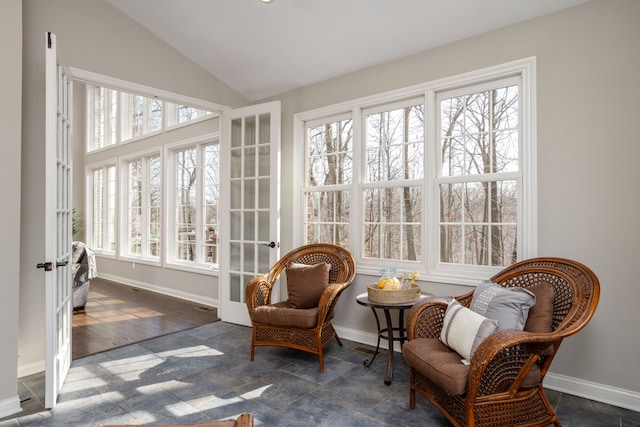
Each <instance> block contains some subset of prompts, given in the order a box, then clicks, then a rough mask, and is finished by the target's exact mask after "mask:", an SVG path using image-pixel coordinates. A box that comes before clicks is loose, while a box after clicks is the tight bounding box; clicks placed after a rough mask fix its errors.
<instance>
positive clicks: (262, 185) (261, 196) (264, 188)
mask: <svg viewBox="0 0 640 427" xmlns="http://www.w3.org/2000/svg"><path fill="white" fill-rule="evenodd" d="M269 184H270V182H269V178H263V179H260V180H258V186H259V188H258V208H259V209H268V208H269V201H270V200H269V196H270V195H271V193H270V192H269Z"/></svg>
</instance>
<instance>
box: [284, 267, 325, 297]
mask: <svg viewBox="0 0 640 427" xmlns="http://www.w3.org/2000/svg"><path fill="white" fill-rule="evenodd" d="M330 267H331V266H330V265H329V264H327V263H325V262H323V263H320V264H315V265H310V266H307V267H297V268H290V267H287V269H286V274H287V290H288V291H289V302H290V303H291V305H293V306H294V307H295V308H314V307H317V306H318V303H319V302H320V296H322V291H324V289H325V288H326V287H327V285H328V284H329V268H330Z"/></svg>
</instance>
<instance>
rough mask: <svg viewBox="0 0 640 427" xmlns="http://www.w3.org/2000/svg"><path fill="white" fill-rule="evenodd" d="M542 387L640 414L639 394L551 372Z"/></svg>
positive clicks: (363, 335)
mask: <svg viewBox="0 0 640 427" xmlns="http://www.w3.org/2000/svg"><path fill="white" fill-rule="evenodd" d="M333 326H334V328H335V329H336V332H337V333H338V336H340V337H341V338H345V339H348V340H350V341H355V342H359V343H362V344H366V345H370V346H373V347H375V346H376V342H377V340H378V337H377V336H376V334H372V333H369V332H362V331H359V330H356V329H351V328H345V327H342V326H338V325H335V324H334V325H333ZM394 344H395V345H394V350H395V351H397V352H398V351H400V345H399V343H394ZM380 347H381V348H384V349H387V348H388V344H387V341H386V340H384V339H383V340H381V341H380ZM544 387H545V388H548V389H550V390H555V391H559V392H561V393H567V394H571V395H574V396H579V397H584V398H585V399H590V400H595V401H596V402H602V403H606V404H608V405H613V406H618V407H620V408H625V409H630V410H632V411H638V412H640V393H637V392H634V391H630V390H625V389H621V388H616V387H611V386H608V385H605V384H599V383H594V382H591V381H585V380H581V379H578V378H573V377H568V376H566V375H561V374H554V373H552V372H549V373H547V375H546V376H545V379H544Z"/></svg>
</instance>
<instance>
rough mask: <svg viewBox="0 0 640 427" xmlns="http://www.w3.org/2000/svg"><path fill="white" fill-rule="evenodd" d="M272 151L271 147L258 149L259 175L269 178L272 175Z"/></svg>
mask: <svg viewBox="0 0 640 427" xmlns="http://www.w3.org/2000/svg"><path fill="white" fill-rule="evenodd" d="M270 156H271V149H270V148H269V146H261V147H260V148H259V149H258V175H259V176H269V175H270V174H271V165H270V164H269V160H270Z"/></svg>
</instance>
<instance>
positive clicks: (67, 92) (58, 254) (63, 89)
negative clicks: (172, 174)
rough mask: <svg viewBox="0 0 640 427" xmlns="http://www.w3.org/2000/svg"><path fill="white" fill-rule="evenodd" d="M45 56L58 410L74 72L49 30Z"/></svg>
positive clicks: (49, 393) (50, 392) (65, 329)
mask: <svg viewBox="0 0 640 427" xmlns="http://www.w3.org/2000/svg"><path fill="white" fill-rule="evenodd" d="M46 44H47V45H46V49H45V50H46V60H45V74H46V76H45V82H46V83H45V92H46V94H45V104H46V106H45V178H46V183H45V238H44V243H45V257H46V260H45V261H46V262H44V263H42V264H38V267H41V268H44V269H45V286H46V292H45V294H46V310H45V311H46V350H45V353H46V354H45V406H46V407H47V408H53V407H54V406H55V405H56V401H57V399H58V394H59V392H60V389H61V388H62V384H63V383H64V380H65V378H66V376H67V372H68V371H69V367H70V366H71V326H72V316H73V307H72V302H73V299H72V284H71V280H72V277H71V243H72V242H71V209H72V207H71V185H72V182H71V158H72V150H71V117H72V106H73V101H72V100H73V95H72V93H73V92H72V82H71V78H70V73H68V72H67V70H66V69H65V68H64V67H63V66H62V64H61V62H60V61H59V59H58V57H57V53H56V37H55V35H54V34H51V33H47V34H46Z"/></svg>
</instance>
